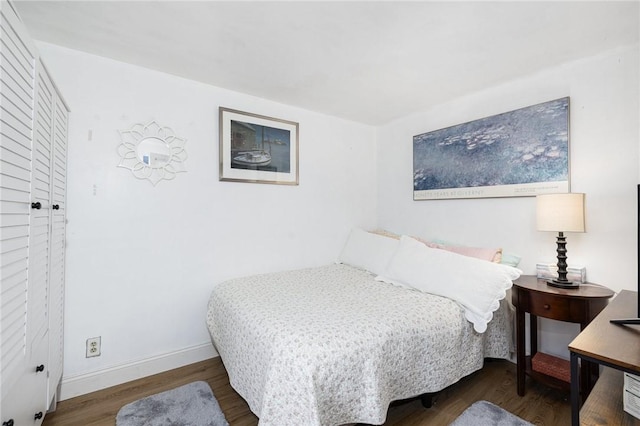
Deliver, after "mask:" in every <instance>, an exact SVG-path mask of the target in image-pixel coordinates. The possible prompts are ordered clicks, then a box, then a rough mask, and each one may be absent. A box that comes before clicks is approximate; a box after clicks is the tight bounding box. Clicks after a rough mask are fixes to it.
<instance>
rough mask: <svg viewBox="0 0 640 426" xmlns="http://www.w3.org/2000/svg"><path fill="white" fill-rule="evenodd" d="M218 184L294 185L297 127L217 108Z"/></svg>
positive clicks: (296, 179)
mask: <svg viewBox="0 0 640 426" xmlns="http://www.w3.org/2000/svg"><path fill="white" fill-rule="evenodd" d="M220 180H221V181H230V182H252V183H271V184H278V185H298V123H294V122H293V121H287V120H281V119H278V118H272V117H265V116H263V115H258V114H250V113H247V112H242V111H236V110H233V109H228V108H222V107H220Z"/></svg>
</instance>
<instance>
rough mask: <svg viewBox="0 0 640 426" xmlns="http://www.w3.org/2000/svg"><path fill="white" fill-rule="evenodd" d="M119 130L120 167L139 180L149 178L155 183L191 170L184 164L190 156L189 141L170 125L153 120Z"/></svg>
mask: <svg viewBox="0 0 640 426" xmlns="http://www.w3.org/2000/svg"><path fill="white" fill-rule="evenodd" d="M118 132H119V133H120V139H121V143H120V145H119V146H118V154H120V164H118V167H124V168H125V169H129V170H131V172H132V173H133V175H134V176H135V177H137V178H138V179H149V181H150V182H151V183H152V184H153V185H154V186H155V185H156V184H157V183H158V182H160V181H161V180H162V179H167V180H171V179H174V178H175V177H176V173H180V172H186V171H187V170H186V169H185V167H184V164H183V161H184V160H186V159H187V152H186V151H185V149H184V144H185V143H186V142H187V141H186V139H183V138H181V137H178V136H176V135H175V133H173V130H171V129H170V128H169V127H163V126H160V125H159V124H158V123H156V122H155V121H151V122H150V123H148V124H134V125H133V127H131V129H129V130H119V131H118Z"/></svg>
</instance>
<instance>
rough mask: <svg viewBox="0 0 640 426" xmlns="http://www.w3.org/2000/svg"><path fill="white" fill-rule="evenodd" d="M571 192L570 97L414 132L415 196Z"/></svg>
mask: <svg viewBox="0 0 640 426" xmlns="http://www.w3.org/2000/svg"><path fill="white" fill-rule="evenodd" d="M568 191H569V98H568V97H565V98H561V99H556V100H553V101H549V102H544V103H541V104H537V105H532V106H528V107H525V108H521V109H517V110H514V111H510V112H505V113H502V114H498V115H494V116H491V117H486V118H482V119H479V120H475V121H471V122H468V123H464V124H458V125H455V126H452V127H447V128H444V129H440V130H435V131H431V132H427V133H422V134H419V135H416V136H414V137H413V194H414V195H413V198H414V200H433V199H449V198H488V197H520V196H535V195H538V194H548V193H561V192H568Z"/></svg>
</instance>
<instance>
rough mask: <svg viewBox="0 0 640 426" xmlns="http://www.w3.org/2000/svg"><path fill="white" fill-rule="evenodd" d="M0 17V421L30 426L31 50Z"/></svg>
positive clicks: (14, 22)
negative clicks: (0, 397) (10, 421)
mask: <svg viewBox="0 0 640 426" xmlns="http://www.w3.org/2000/svg"><path fill="white" fill-rule="evenodd" d="M0 15H1V23H0V27H1V30H2V37H0V39H1V42H0V43H1V44H0V47H1V48H0V50H1V52H0V53H1V55H0V60H1V62H0V69H1V71H0V82H1V86H0V92H1V97H0V254H1V260H0V317H1V319H0V332H1V359H0V369H1V376H0V377H1V379H2V386H1V388H2V392H1V396H2V400H1V405H0V417H1V420H2V421H3V422H4V421H7V420H9V418H11V419H13V420H14V423H15V424H16V425H17V424H34V414H35V413H36V412H38V411H36V410H39V407H41V406H42V404H41V402H40V400H41V397H40V392H39V391H38V389H39V386H41V384H40V382H41V381H43V380H45V383H46V378H45V374H42V373H36V372H35V367H36V365H33V362H32V359H31V351H32V346H34V345H35V346H36V350H37V351H42V348H41V347H40V345H41V344H43V343H44V342H43V341H38V340H37V339H35V337H36V336H35V335H34V332H35V330H34V329H31V328H29V327H28V326H27V319H28V318H29V319H30V314H31V312H29V308H30V305H31V303H30V299H31V296H32V290H33V289H32V288H31V286H30V280H29V269H28V268H29V266H30V265H29V245H30V235H29V224H30V221H31V220H32V211H33V210H32V209H31V208H30V207H31V199H30V191H31V188H30V187H31V174H30V170H31V162H32V156H33V151H32V136H33V114H34V107H35V92H36V87H35V86H36V83H35V67H36V59H35V57H36V53H35V52H36V50H35V48H34V46H33V45H32V44H31V43H30V42H29V40H30V39H29V38H28V37H27V36H26V35H25V32H24V28H23V27H22V24H21V23H20V21H19V20H18V18H17V16H16V14H15V12H14V11H13V9H12V7H11V5H10V4H8V3H7V2H5V1H2V2H1V3H0ZM41 334H42V333H41ZM7 416H10V417H7ZM27 422H28V423H27Z"/></svg>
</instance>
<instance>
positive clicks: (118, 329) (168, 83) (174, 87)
mask: <svg viewBox="0 0 640 426" xmlns="http://www.w3.org/2000/svg"><path fill="white" fill-rule="evenodd" d="M39 49H40V51H41V54H42V57H43V59H44V61H45V63H46V65H47V67H48V69H49V70H50V71H51V73H52V75H53V76H54V79H55V81H56V84H57V85H58V87H59V88H60V90H61V92H62V93H63V96H64V98H65V100H66V101H67V103H68V105H69V107H70V109H71V116H70V117H71V118H70V124H69V157H68V212H67V214H68V216H67V217H68V225H67V269H66V271H67V284H66V311H65V321H66V322H65V354H64V356H65V363H64V380H63V390H62V397H63V399H64V398H68V397H72V396H75V395H77V394H79V393H84V392H87V391H90V390H95V389H97V388H100V387H105V386H108V385H112V384H114V383H115V382H118V381H123V380H130V379H132V378H135V377H132V376H137V377H139V376H142V375H144V374H150V373H153V372H156V371H154V368H151V369H149V368H148V366H147V367H145V363H146V362H153V361H154V360H156V361H157V359H156V358H159V359H161V360H162V359H164V361H165V362H164V363H163V362H156V364H157V365H156V368H155V369H156V370H157V369H158V368H159V369H163V368H173V367H176V366H177V365H176V364H180V363H187V362H192V361H194V357H195V358H198V357H200V358H203V357H207V356H211V355H212V354H213V353H214V352H213V349H212V347H211V344H210V339H209V335H208V332H207V329H206V326H205V311H206V304H207V300H208V296H209V293H210V291H211V289H212V287H213V286H214V285H216V284H217V283H220V282H221V281H223V280H225V279H228V278H230V277H235V276H241V275H247V274H252V273H260V272H269V271H276V270H282V269H290V268H300V267H307V266H314V265H322V264H327V263H330V262H332V261H333V260H335V258H336V256H337V255H338V253H339V250H340V248H341V246H342V244H343V242H344V239H345V238H346V236H347V234H348V232H349V230H350V228H351V227H352V226H354V225H358V226H364V227H373V226H375V221H376V216H375V214H376V213H375V212H376V199H377V198H376V182H377V179H376V170H375V167H376V160H375V155H376V150H375V135H374V129H373V128H372V127H369V126H364V125H360V124H355V123H352V122H348V121H343V120H340V119H337V118H333V117H328V116H324V115H320V114H316V113H312V112H309V111H305V110H302V109H298V108H293V107H290V106H286V105H282V104H277V103H274V102H270V101H267V100H264V99H259V98H255V97H251V96H247V95H243V94H240V93H235V92H231V91H228V90H224V89H220V88H216V87H212V86H208V85H204V84H200V83H196V82H194V81H189V80H185V79H181V78H178V77H174V76H171V75H167V74H163V73H159V72H154V71H150V70H147V69H143V68H139V67H135V66H131V65H127V64H123V63H119V62H116V61H113V60H109V59H104V58H100V57H97V56H91V55H88V54H85V53H82V52H78V51H73V50H68V49H65V48H61V47H58V46H54V45H50V44H44V43H40V44H39ZM219 106H224V107H228V108H234V109H238V110H242V111H247V112H251V113H257V114H263V115H267V116H271V117H277V118H283V119H287V120H292V121H296V122H299V124H300V131H299V136H300V146H299V151H300V185H299V186H280V185H260V184H249V183H233V182H220V181H219V180H218V107H219ZM152 119H155V120H156V121H157V122H158V123H160V124H161V125H164V126H168V127H171V128H172V129H173V130H174V132H175V133H176V134H177V135H178V136H181V137H184V138H186V139H187V143H186V150H187V153H188V156H189V157H188V159H187V160H186V162H185V166H186V169H187V172H186V173H181V174H178V175H177V177H176V178H175V179H174V180H172V181H161V182H159V183H158V184H157V186H155V187H154V186H152V185H151V183H150V182H149V181H146V180H138V179H136V178H135V177H134V176H133V174H132V173H131V171H129V170H127V169H124V168H119V167H117V165H118V162H119V159H120V158H119V156H118V154H117V147H118V145H119V143H120V136H119V134H118V130H127V129H129V128H130V127H131V126H132V125H133V124H135V123H147V122H149V121H150V120H152ZM94 336H101V337H102V355H101V356H100V357H96V358H85V340H86V339H87V338H89V337H94ZM185 352H187V353H189V352H190V353H191V355H190V357H189V356H188V355H189V354H185ZM195 360H197V359H195ZM109 374H111V376H112V377H111V379H109V378H106V379H105V376H109Z"/></svg>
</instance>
